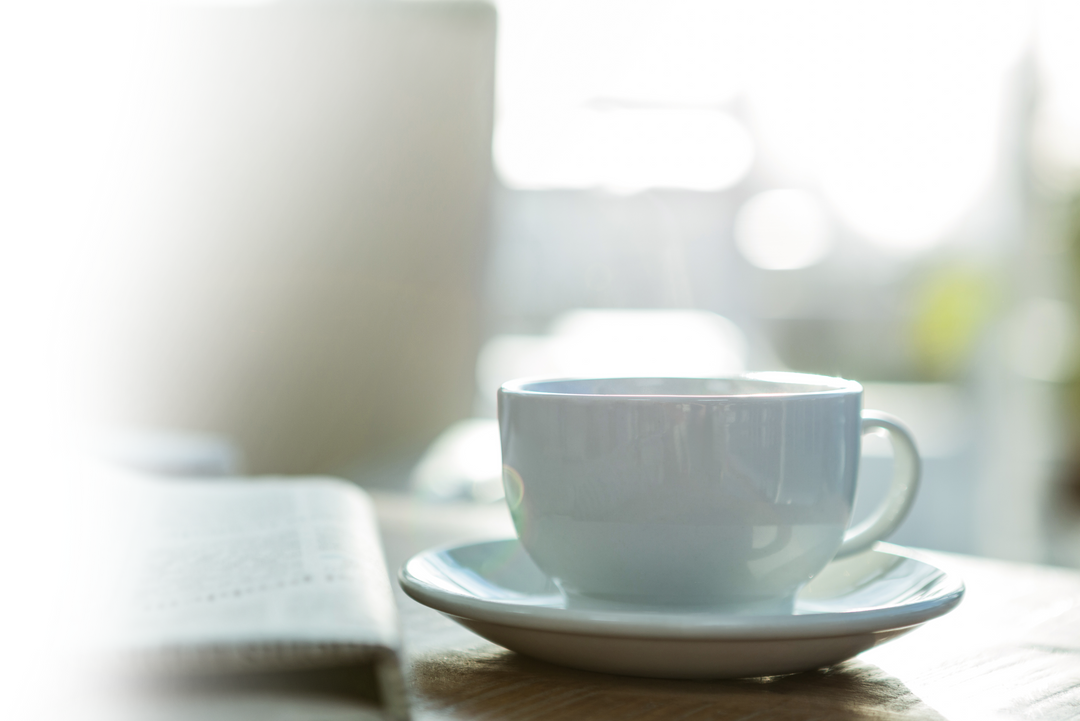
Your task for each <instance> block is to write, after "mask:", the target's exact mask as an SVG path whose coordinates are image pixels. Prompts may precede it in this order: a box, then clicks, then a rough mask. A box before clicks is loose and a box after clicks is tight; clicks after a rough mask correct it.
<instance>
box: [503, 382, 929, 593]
mask: <svg viewBox="0 0 1080 721" xmlns="http://www.w3.org/2000/svg"><path fill="white" fill-rule="evenodd" d="M499 427H500V432H501V435H502V456H503V483H504V486H505V489H506V498H507V503H508V504H509V506H510V511H511V514H512V516H513V519H514V525H515V527H516V529H517V534H518V537H519V539H520V541H521V543H522V545H523V546H524V547H525V550H526V551H528V553H529V555H530V556H531V557H532V559H533V560H534V561H535V562H536V564H537V566H539V567H540V568H541V569H542V570H543V571H544V572H545V573H547V574H548V575H549V576H551V577H552V578H553V579H554V580H555V582H556V583H557V584H558V585H559V586H560V587H561V588H562V589H563V590H564V591H565V592H566V593H567V594H568V596H570V597H571V598H572V599H577V600H578V602H583V601H584V602H598V603H616V604H618V603H626V604H646V605H662V606H670V605H679V606H688V607H701V606H707V607H710V608H725V609H730V610H732V611H737V612H743V611H746V612H766V613H780V612H789V611H790V610H791V609H792V607H793V604H794V597H795V594H796V592H798V590H799V589H800V588H801V587H802V586H803V585H804V584H805V583H807V582H808V581H809V580H810V579H811V578H813V577H814V576H815V575H817V574H818V573H819V572H820V571H821V570H822V569H823V568H824V567H825V566H826V564H828V563H829V561H830V560H831V559H833V558H834V557H839V556H846V555H851V554H854V553H858V552H859V551H863V550H866V549H867V548H869V547H870V546H871V545H872V544H873V543H875V542H876V541H878V540H880V539H882V538H884V537H885V536H887V535H888V534H890V533H891V532H892V531H893V530H895V528H896V527H897V526H898V525H899V524H900V522H901V521H902V520H903V518H904V516H905V515H906V514H907V511H908V509H909V508H910V506H911V503H912V501H913V500H914V496H915V491H916V488H917V486H918V482H919V475H920V462H919V455H918V452H917V451H916V449H915V443H914V440H913V439H912V437H911V434H910V432H909V431H908V430H907V429H906V428H905V427H904V425H903V424H902V423H901V422H900V421H899V420H898V419H896V418H895V417H893V416H890V415H888V414H886V413H881V412H877V411H863V410H862V386H860V385H859V384H858V383H856V382H854V381H848V380H843V379H840V378H827V377H824V376H814V375H804V374H797V373H755V374H750V375H746V376H739V377H733V378H607V379H555V380H522V381H513V382H510V383H506V384H504V385H503V387H502V388H501V389H500V390H499ZM878 428H880V429H884V430H885V431H886V432H887V433H888V434H889V436H890V438H891V440H892V442H893V448H894V455H895V460H894V467H895V472H894V478H893V481H892V485H891V487H890V490H889V492H888V494H887V497H886V499H885V500H884V502H883V503H882V505H881V507H880V508H879V509H878V510H877V511H876V512H875V513H874V514H872V515H871V516H870V518H869V519H868V520H867V521H866V522H864V523H862V524H860V525H859V526H857V527H856V528H852V529H848V525H849V523H850V520H851V510H852V504H853V501H854V497H855V485H856V480H857V478H858V468H859V455H860V445H861V439H862V435H863V434H864V433H866V432H868V431H870V430H873V429H878Z"/></svg>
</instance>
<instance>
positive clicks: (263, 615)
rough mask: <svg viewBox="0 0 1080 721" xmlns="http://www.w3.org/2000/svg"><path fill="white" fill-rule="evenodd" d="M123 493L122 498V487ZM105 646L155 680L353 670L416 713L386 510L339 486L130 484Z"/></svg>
mask: <svg viewBox="0 0 1080 721" xmlns="http://www.w3.org/2000/svg"><path fill="white" fill-rule="evenodd" d="M114 492H115V489H114ZM117 497H118V498H120V497H122V498H123V506H124V510H123V512H122V513H120V514H118V516H117V517H118V518H119V519H120V520H119V521H118V525H119V527H118V528H117V529H115V531H114V534H113V535H114V537H115V538H116V539H119V540H120V542H119V543H117V549H118V555H119V558H118V559H117V560H118V562H117V563H116V564H115V567H116V569H117V573H116V574H115V576H114V578H115V581H114V582H113V583H112V584H110V585H111V588H109V589H108V591H107V592H108V596H109V598H110V602H109V604H108V605H109V607H110V608H111V612H110V614H109V615H110V617H111V621H110V623H109V624H108V634H107V641H108V643H107V645H108V647H109V648H110V649H113V650H114V651H118V653H117V654H116V655H117V657H119V658H122V659H124V665H125V666H126V667H128V668H133V669H134V670H136V671H137V672H139V673H148V674H152V675H167V676H171V675H195V676H211V675H227V674H256V673H258V674H265V673H273V672H304V671H310V670H316V669H331V668H338V669H340V668H346V667H347V668H349V669H353V670H355V678H356V682H357V685H358V687H364V686H370V687H373V688H371V689H370V690H371V691H372V693H373V695H374V696H376V697H377V698H376V701H377V702H378V703H379V705H380V706H382V707H383V708H384V709H385V710H386V712H387V714H388V715H389V716H390V717H393V718H405V717H406V716H407V712H406V704H405V693H404V686H403V681H402V677H401V673H400V665H399V657H398V651H399V648H400V644H399V632H398V626H397V619H396V609H395V606H394V601H393V595H392V591H391V587H390V581H389V577H388V575H387V572H386V566H385V562H384V560H383V554H382V548H381V544H380V541H379V536H378V532H377V528H376V522H375V514H374V510H373V507H372V504H371V501H370V499H369V498H368V496H367V495H366V494H365V493H364V492H363V491H362V490H360V489H359V488H357V487H356V486H353V485H351V484H349V483H346V482H344V481H340V480H336V479H330V478H303V479H289V480H284V479H246V480H239V479H238V480H227V481H222V480H190V481H188V480H169V481H165V480H147V479H142V480H141V481H140V482H138V483H132V484H125V488H124V489H123V493H122V494H118V495H117Z"/></svg>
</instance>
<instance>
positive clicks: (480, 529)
mask: <svg viewBox="0 0 1080 721" xmlns="http://www.w3.org/2000/svg"><path fill="white" fill-rule="evenodd" d="M376 501H377V505H378V508H379V513H380V522H381V524H382V529H383V536H384V541H385V546H386V553H387V559H388V563H389V565H390V567H391V571H392V572H394V573H396V570H397V569H398V568H400V566H401V564H402V563H403V562H404V561H405V560H406V559H407V558H408V557H409V556H411V555H412V554H413V553H416V552H418V551H421V550H423V549H425V548H428V547H430V546H432V545H436V544H440V543H447V542H452V541H459V540H465V539H479V538H492V537H506V536H508V535H512V534H513V529H512V527H511V525H510V520H509V517H508V514H507V513H506V511H505V509H504V508H502V507H499V506H476V505H464V504H461V505H437V506H432V505H424V504H420V503H416V502H413V501H411V500H409V499H407V498H406V497H404V496H394V495H381V496H377V499H376ZM933 559H934V560H935V562H937V563H938V564H939V565H940V566H942V567H945V568H947V569H949V570H950V571H955V572H956V573H959V574H960V575H961V577H962V578H963V579H964V581H965V583H966V584H967V595H966V597H965V599H964V601H963V603H962V604H961V605H960V607H959V608H958V609H956V610H955V611H954V612H952V613H950V614H949V615H947V616H945V617H943V618H940V619H937V620H935V621H931V622H930V623H928V624H926V625H925V626H923V627H922V628H920V629H917V630H915V631H914V632H912V633H910V634H909V635H907V636H904V637H902V638H900V639H897V640H895V641H892V642H890V643H887V644H885V645H883V646H880V647H878V648H876V649H872V650H870V651H868V652H866V653H863V654H862V655H861V656H859V657H858V658H856V659H853V660H851V661H847V662H845V663H842V664H840V665H838V666H834V667H832V668H828V669H822V670H818V671H814V672H810V673H802V674H796V675H793V676H786V677H781V678H770V679H755V680H743V681H708V682H705V681H671V680H660V679H641V678H630V677H621V676H612V675H608V674H601V673H590V672H586V671H577V670H573V669H568V668H563V667H560V666H554V665H552V664H549V663H545V662H542V661H536V660H533V659H530V658H526V657H523V656H520V655H518V654H515V653H513V652H510V651H507V650H505V649H503V648H501V647H499V646H496V645H494V644H492V643H489V642H487V641H485V640H484V639H481V638H479V637H478V636H476V635H474V634H472V633H471V632H469V631H466V630H465V629H463V628H461V627H460V626H458V625H457V624H456V623H454V622H452V621H450V620H449V619H447V618H445V617H443V616H442V615H440V614H439V613H437V612H435V611H432V610H431V609H428V608H426V607H424V606H422V605H420V604H418V603H416V602H415V601H413V600H412V599H410V598H408V597H407V596H405V594H404V593H401V592H400V589H398V604H399V609H400V611H401V622H402V627H403V631H404V640H405V651H406V653H405V656H406V664H407V667H408V668H407V671H408V674H409V679H410V686H411V692H412V696H413V708H414V715H415V717H416V718H417V719H420V720H426V719H440V720H442V719H463V720H464V719H568V720H570V719H574V720H577V719H590V720H591V719H597V720H599V719H633V720H640V721H644V720H645V719H658V720H659V719H679V720H680V721H692V720H697V719H711V720H718V721H735V720H736V719H740V720H741V719H753V720H754V721H764V720H765V719H805V720H810V719H831V720H846V719H874V720H875V721H886V720H889V721H891V720H893V719H896V720H897V721H899V720H901V719H903V720H904V721H908V720H914V719H920V720H923V719H927V720H929V719H934V720H940V719H949V721H956V720H960V719H964V720H968V719H970V720H971V721H994V720H995V719H1033V720H1034V719H1039V720H1040V721H1051V720H1054V719H1061V720H1062V721H1064V720H1065V719H1080V572H1078V571H1073V570H1066V569H1057V568H1050V567H1043V566H1032V565H1022V564H1013V563H1005V562H1002V561H994V560H987V559H979V558H973V557H967V556H958V555H951V554H943V553H935V554H933ZM395 586H396V583H395Z"/></svg>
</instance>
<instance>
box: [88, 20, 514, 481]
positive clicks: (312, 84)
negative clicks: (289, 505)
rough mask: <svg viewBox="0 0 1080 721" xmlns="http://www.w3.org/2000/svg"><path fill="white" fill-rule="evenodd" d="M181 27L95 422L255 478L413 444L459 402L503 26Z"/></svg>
mask: <svg viewBox="0 0 1080 721" xmlns="http://www.w3.org/2000/svg"><path fill="white" fill-rule="evenodd" d="M189 4H191V5H192V6H190V8H186V6H185V3H174V5H173V6H174V12H175V16H174V17H175V23H176V26H177V27H178V26H179V25H180V24H183V23H192V24H197V25H198V27H199V28H201V29H200V32H201V35H199V38H201V39H202V41H203V44H202V46H200V47H199V49H198V59H197V62H195V63H193V64H192V67H191V68H189V69H188V71H189V72H190V76H189V77H187V78H186V79H185V83H186V85H184V87H186V89H187V90H186V93H187V94H186V95H185V94H184V93H174V94H173V95H170V96H167V97H166V99H165V101H167V103H171V104H173V106H172V107H171V109H170V112H168V114H167V122H168V127H167V128H166V127H165V126H164V125H165V123H164V122H163V123H162V127H159V128H158V130H157V132H159V133H161V135H162V137H163V138H165V137H167V138H170V141H171V142H172V144H173V146H172V149H171V151H170V155H168V158H167V160H165V161H163V162H162V165H161V169H160V174H159V179H158V181H157V182H158V187H157V188H158V189H157V201H156V202H154V203H153V204H152V205H148V206H146V207H143V208H140V210H139V213H140V217H139V222H141V227H140V229H139V231H138V239H137V240H138V243H137V250H136V251H134V253H133V254H132V256H131V257H130V258H127V259H126V261H125V262H127V263H129V269H126V270H125V273H126V274H127V278H129V280H127V282H129V283H130V284H131V285H130V287H129V288H127V289H126V290H125V295H124V297H123V298H122V301H119V302H116V303H114V305H113V309H112V310H113V312H114V315H113V316H112V317H111V321H110V325H109V331H108V332H109V340H108V353H107V354H106V355H105V357H104V362H103V364H102V365H100V366H99V367H97V368H95V369H94V370H95V372H97V373H100V378H102V379H103V380H104V383H103V386H104V387H105V389H106V397H105V398H103V399H99V403H102V416H103V419H104V420H112V421H124V422H136V423H148V424H156V425H164V426H175V427H180V428H185V427H189V428H199V430H211V431H218V432H225V433H228V434H229V435H231V436H233V437H234V438H237V439H238V440H239V441H240V443H241V445H242V446H243V448H244V451H245V454H246V457H247V460H248V462H249V463H248V470H249V471H251V472H252V473H311V472H320V471H323V472H324V471H328V470H332V468H335V467H337V466H338V465H339V464H341V463H343V462H346V461H348V460H350V459H352V458H354V457H356V455H360V454H363V453H367V452H375V451H380V450H387V449H393V448H396V447H399V446H403V445H404V446H408V445H409V444H411V445H417V444H420V445H422V444H424V443H428V441H430V439H431V438H433V437H434V436H435V435H437V433H438V432H440V431H441V430H442V428H443V427H444V426H445V425H446V424H448V423H450V422H453V421H455V420H458V419H459V418H462V417H465V416H468V414H469V411H470V409H471V404H472V399H473V365H474V362H475V354H476V351H477V348H478V343H480V340H481V338H480V332H481V329H480V317H481V316H480V302H481V297H480V293H478V287H480V278H481V277H482V272H483V263H484V258H485V257H486V247H487V234H486V221H487V203H488V193H489V183H490V173H491V168H490V137H491V136H490V134H491V121H492V118H491V114H492V111H491V104H492V99H491V97H492V92H494V53H495V29H496V19H495V13H494V12H492V10H491V9H490V6H488V5H485V4H482V3H424V2H416V3H384V2H347V3H303V2H300V3H295V2H294V3H289V2H285V3H275V4H270V5H266V6H257V8H218V6H198V8H197V6H194V5H198V4H199V3H189ZM204 4H205V3H204ZM176 72H179V70H178V69H177V70H176ZM177 86H180V85H179V83H178V84H177Z"/></svg>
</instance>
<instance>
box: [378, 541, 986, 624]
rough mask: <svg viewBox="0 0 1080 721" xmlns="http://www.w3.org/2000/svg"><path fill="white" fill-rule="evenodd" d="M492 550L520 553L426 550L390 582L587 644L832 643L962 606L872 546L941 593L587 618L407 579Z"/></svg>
mask: <svg viewBox="0 0 1080 721" xmlns="http://www.w3.org/2000/svg"><path fill="white" fill-rule="evenodd" d="M496 543H502V544H505V543H513V544H515V545H520V544H519V541H518V539H517V538H513V537H511V538H495V539H486V540H474V541H467V542H459V543H450V544H444V545H441V546H437V547H435V548H430V549H427V550H425V551H421V552H420V553H418V554H416V555H414V556H413V557H411V558H410V559H409V560H408V561H406V562H405V563H404V564H403V565H402V567H401V569H400V570H399V571H398V574H397V575H398V583H399V584H400V585H401V588H402V590H404V591H405V593H406V594H407V595H408V596H409V597H410V598H412V599H413V600H415V601H417V602H419V603H421V604H424V605H426V606H429V607H430V608H433V609H435V610H436V611H439V612H440V613H443V614H446V615H448V616H453V617H457V618H463V619H469V620H474V621H482V622H485V623H491V624H497V625H501V626H509V627H513V628H528V629H534V630H537V631H548V632H558V633H570V634H579V635H591V636H618V637H634V638H654V639H696V640H732V641H734V640H739V641H768V640H787V639H813V638H831V637H837V636H848V635H852V634H861V633H878V632H882V631H888V630H899V629H904V628H909V627H914V626H918V625H921V624H923V623H926V622H927V621H930V620H932V619H934V618H937V617H939V616H942V615H944V614H946V613H948V612H949V611H951V610H953V609H954V608H955V607H956V606H957V605H958V604H959V603H960V601H961V600H962V599H963V597H964V593H965V590H966V589H965V586H964V583H963V581H962V580H961V579H960V578H959V577H958V576H957V575H956V574H955V573H951V572H949V571H948V570H947V569H943V568H941V567H940V566H938V565H937V564H935V563H933V562H931V561H929V560H927V559H926V558H925V557H921V554H918V553H917V552H913V551H911V550H910V549H907V548H904V547H903V546H898V545H895V544H887V543H878V544H876V545H875V546H874V548H873V549H872V550H869V551H866V552H865V553H878V554H883V555H887V556H898V557H901V558H904V559H907V560H909V561H911V562H913V563H918V564H922V565H925V566H929V567H931V568H933V569H934V570H936V571H939V572H940V573H941V574H942V575H943V577H942V578H941V580H940V585H941V590H940V591H939V592H938V593H937V594H936V595H935V596H934V597H933V598H929V599H923V600H920V601H916V602H913V603H901V604H898V605H896V606H889V607H886V608H875V609H864V610H853V611H843V612H823V613H806V614H791V615H761V616H754V615H741V614H730V613H702V612H694V613H692V614H687V613H679V612H670V613H668V612H655V611H626V610H611V611H608V610H596V609H588V610H586V609H566V608H556V607H550V606H528V605H519V604H515V603H514V602H513V601H507V600H489V599H483V598H480V597H478V596H474V595H471V594H468V593H465V592H462V593H451V592H448V591H445V590H443V589H441V588H438V587H436V586H434V585H432V584H430V583H428V582H426V581H424V580H423V578H421V577H418V576H417V575H416V574H415V573H414V570H415V569H416V567H417V566H418V565H419V564H420V563H421V562H423V561H425V560H426V559H428V558H430V557H432V556H435V555H438V554H444V553H446V552H447V551H452V550H457V549H461V548H467V547H471V546H477V545H493V544H496Z"/></svg>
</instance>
